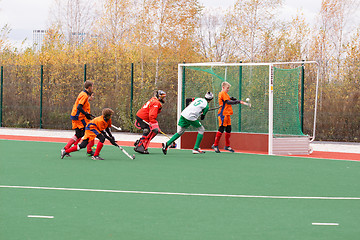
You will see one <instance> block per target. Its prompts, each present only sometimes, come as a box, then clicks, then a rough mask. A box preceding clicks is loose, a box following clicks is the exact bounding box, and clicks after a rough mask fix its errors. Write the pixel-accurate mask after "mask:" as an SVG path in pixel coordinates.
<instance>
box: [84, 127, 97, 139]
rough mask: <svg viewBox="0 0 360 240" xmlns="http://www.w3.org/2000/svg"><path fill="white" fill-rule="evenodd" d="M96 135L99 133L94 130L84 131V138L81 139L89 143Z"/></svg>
mask: <svg viewBox="0 0 360 240" xmlns="http://www.w3.org/2000/svg"><path fill="white" fill-rule="evenodd" d="M98 134H100V132H99V131H97V130H96V129H91V130H85V136H84V137H83V139H84V140H85V139H89V142H91V141H92V140H94V139H95V138H96V136H97V135H98Z"/></svg>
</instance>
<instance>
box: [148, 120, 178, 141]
mask: <svg viewBox="0 0 360 240" xmlns="http://www.w3.org/2000/svg"><path fill="white" fill-rule="evenodd" d="M143 122H144V123H146V124H147V125H148V126H149V127H150V126H151V125H150V123H148V122H147V121H145V120H143ZM159 132H160V133H161V134H162V135H164V136H166V137H167V138H168V139H171V138H170V137H169V136H168V135H166V134H165V133H164V132H163V131H161V130H160V131H159ZM170 148H176V143H175V142H173V143H172V144H171V146H170Z"/></svg>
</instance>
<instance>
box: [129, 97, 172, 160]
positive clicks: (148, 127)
mask: <svg viewBox="0 0 360 240" xmlns="http://www.w3.org/2000/svg"><path fill="white" fill-rule="evenodd" d="M165 97H166V93H165V92H164V91H162V90H158V91H156V93H155V96H154V97H152V98H151V99H150V100H149V101H147V102H146V103H145V104H144V106H142V108H141V109H140V110H139V111H138V112H137V113H136V122H135V126H136V127H137V128H139V129H140V128H141V129H142V130H143V135H142V137H141V138H140V139H139V140H136V142H135V143H134V145H135V148H134V150H135V151H136V152H138V153H142V154H149V151H148V150H147V148H148V146H149V144H150V141H151V140H152V139H153V138H154V137H155V136H156V135H157V134H158V133H159V132H160V127H159V123H158V121H157V120H156V118H157V115H158V114H159V113H160V112H161V109H162V104H163V103H165Z"/></svg>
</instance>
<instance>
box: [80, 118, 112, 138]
mask: <svg viewBox="0 0 360 240" xmlns="http://www.w3.org/2000/svg"><path fill="white" fill-rule="evenodd" d="M110 127H111V119H109V120H108V121H107V122H106V121H105V120H104V116H100V117H96V118H94V119H93V120H91V121H90V122H89V123H88V125H86V128H85V136H84V139H89V141H91V140H93V139H95V137H96V136H97V135H99V134H100V133H101V132H102V131H104V130H105V129H106V128H110Z"/></svg>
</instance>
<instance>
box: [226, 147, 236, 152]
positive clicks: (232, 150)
mask: <svg viewBox="0 0 360 240" xmlns="http://www.w3.org/2000/svg"><path fill="white" fill-rule="evenodd" d="M224 149H225V150H227V151H229V152H235V151H234V149H232V148H231V147H230V146H228V147H225V148H224Z"/></svg>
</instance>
